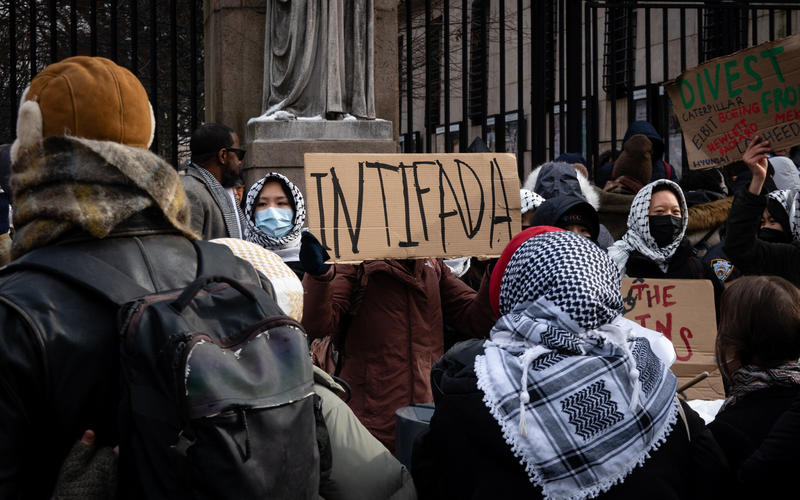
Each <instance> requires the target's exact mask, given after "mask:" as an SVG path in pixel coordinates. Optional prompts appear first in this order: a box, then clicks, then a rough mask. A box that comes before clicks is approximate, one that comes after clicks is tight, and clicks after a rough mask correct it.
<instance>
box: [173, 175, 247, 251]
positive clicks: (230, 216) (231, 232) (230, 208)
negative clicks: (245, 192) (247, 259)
mask: <svg viewBox="0 0 800 500" xmlns="http://www.w3.org/2000/svg"><path fill="white" fill-rule="evenodd" d="M186 172H187V173H188V174H189V175H192V174H193V173H194V174H199V175H193V177H195V178H197V179H199V180H200V181H201V182H203V184H205V185H206V187H208V190H209V191H210V192H211V197H212V198H214V201H215V202H216V203H217V205H218V206H219V208H220V210H221V211H222V219H223V220H224V221H225V229H227V230H228V236H230V237H231V238H244V235H243V234H242V233H241V232H240V231H239V226H240V224H241V227H244V215H243V214H242V209H241V208H239V205H237V204H236V203H234V202H233V200H231V197H230V196H228V193H226V192H225V188H224V187H222V184H220V183H219V181H218V180H217V179H216V178H215V177H214V176H213V175H211V172H209V171H208V170H206V169H204V168H203V167H201V166H200V165H197V164H196V163H192V162H187V164H186ZM237 218H238V219H239V223H240V224H237V222H236V219H237Z"/></svg>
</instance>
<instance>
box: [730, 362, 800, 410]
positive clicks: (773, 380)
mask: <svg viewBox="0 0 800 500" xmlns="http://www.w3.org/2000/svg"><path fill="white" fill-rule="evenodd" d="M731 378H732V380H731V384H730V386H729V387H728V392H729V393H730V396H729V397H728V399H726V400H725V403H724V404H723V405H722V408H720V411H722V410H724V409H725V408H727V407H729V406H732V405H734V404H736V403H737V402H738V401H739V400H740V399H741V398H743V397H744V396H746V395H748V394H750V393H753V392H755V391H760V390H761V389H767V388H769V387H797V386H798V385H800V363H787V364H785V365H781V366H778V367H775V368H760V367H758V366H752V365H748V366H743V367H742V368H739V369H738V370H736V371H735V372H734V373H733V375H732V376H731Z"/></svg>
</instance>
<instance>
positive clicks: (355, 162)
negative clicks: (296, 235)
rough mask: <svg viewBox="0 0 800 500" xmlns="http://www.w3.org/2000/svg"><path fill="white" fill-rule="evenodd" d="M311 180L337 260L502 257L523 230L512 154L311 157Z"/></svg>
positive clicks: (325, 239) (315, 209) (309, 195)
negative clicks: (513, 239) (508, 245)
mask: <svg viewBox="0 0 800 500" xmlns="http://www.w3.org/2000/svg"><path fill="white" fill-rule="evenodd" d="M305 180H306V206H307V211H308V218H307V220H308V227H309V230H310V231H311V232H312V233H313V234H314V235H315V236H316V237H317V238H319V240H320V242H321V243H322V245H323V246H324V247H326V248H327V249H328V253H329V254H330V255H331V261H332V262H360V261H363V260H373V259H391V258H397V259H408V258H423V257H461V256H498V255H500V253H501V252H502V251H503V248H504V247H505V246H506V244H507V243H508V242H509V241H510V240H511V238H512V237H513V236H514V235H515V234H517V233H518V232H519V231H520V227H521V222H520V195H519V179H518V178H517V161H516V157H515V156H514V155H512V154H508V153H497V154H494V153H475V154H469V153H462V154H375V155H373V154H319V153H307V154H306V155H305Z"/></svg>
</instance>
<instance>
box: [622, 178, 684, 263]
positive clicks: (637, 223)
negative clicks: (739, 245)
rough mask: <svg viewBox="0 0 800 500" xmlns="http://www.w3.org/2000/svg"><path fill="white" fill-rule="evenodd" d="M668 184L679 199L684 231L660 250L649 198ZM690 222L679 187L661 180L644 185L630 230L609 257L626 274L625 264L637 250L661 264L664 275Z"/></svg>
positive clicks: (635, 202) (635, 201) (630, 219)
mask: <svg viewBox="0 0 800 500" xmlns="http://www.w3.org/2000/svg"><path fill="white" fill-rule="evenodd" d="M661 185H666V186H669V188H670V191H672V192H673V193H674V194H675V196H676V197H677V198H678V203H679V204H680V206H681V218H682V219H683V229H681V232H680V234H679V235H678V236H677V237H675V239H674V240H672V243H670V244H669V245H667V246H665V247H663V248H659V246H658V243H656V240H655V239H654V238H653V235H651V234H650V218H649V217H648V212H649V211H650V198H651V197H652V196H653V189H654V188H656V187H658V186H661ZM688 223H689V210H688V209H687V208H686V198H685V197H684V196H683V191H682V190H681V188H680V186H678V185H677V184H675V183H674V182H672V181H670V180H668V179H659V180H657V181H653V182H651V183H650V184H647V185H646V186H644V187H643V188H642V189H641V191H639V192H638V193H637V194H636V196H635V197H634V198H633V203H632V204H631V211H630V213H628V231H627V232H626V233H625V234H624V235H622V239H620V240H619V241H617V242H616V243H614V244H613V245H611V246H610V247H608V256H609V257H611V260H613V261H614V263H615V264H616V265H617V269H618V270H619V272H620V273H622V274H624V272H625V265H626V264H627V263H628V256H629V255H630V254H631V252H633V251H634V250H635V251H637V252H639V253H641V254H642V255H644V256H645V257H647V258H648V259H650V260H651V261H653V262H655V263H656V264H658V267H659V269H661V271H662V272H667V269H669V260H670V259H671V258H672V256H673V255H675V251H676V250H678V246H680V244H681V241H682V240H683V235H684V234H686V226H687V224H688Z"/></svg>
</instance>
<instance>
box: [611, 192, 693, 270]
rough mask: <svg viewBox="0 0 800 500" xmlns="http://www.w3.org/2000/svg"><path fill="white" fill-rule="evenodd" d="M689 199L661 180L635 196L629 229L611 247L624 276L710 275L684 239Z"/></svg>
mask: <svg viewBox="0 0 800 500" xmlns="http://www.w3.org/2000/svg"><path fill="white" fill-rule="evenodd" d="M687 220H688V217H687V209H686V200H685V199H684V197H683V191H681V188H680V186H678V185H677V184H675V183H674V182H672V181H670V180H667V179H659V180H657V181H654V182H651V183H650V184H647V185H646V186H644V187H643V188H642V189H641V190H640V191H639V192H638V193H637V194H636V197H634V199H633V203H632V205H631V211H630V213H629V214H628V231H627V232H626V233H625V234H624V235H623V236H622V239H620V240H619V241H617V242H616V243H614V245H612V246H611V247H609V249H608V255H609V257H611V260H613V261H614V263H615V264H616V265H617V269H618V270H619V272H620V274H622V275H623V276H630V277H635V278H681V279H704V278H707V277H708V276H707V274H706V271H705V268H704V267H703V263H702V262H701V261H700V259H698V258H697V256H696V255H695V254H694V250H693V249H692V247H691V245H690V244H689V242H688V241H686V240H684V233H685V232H686V225H687Z"/></svg>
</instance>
